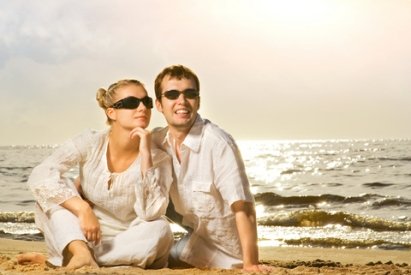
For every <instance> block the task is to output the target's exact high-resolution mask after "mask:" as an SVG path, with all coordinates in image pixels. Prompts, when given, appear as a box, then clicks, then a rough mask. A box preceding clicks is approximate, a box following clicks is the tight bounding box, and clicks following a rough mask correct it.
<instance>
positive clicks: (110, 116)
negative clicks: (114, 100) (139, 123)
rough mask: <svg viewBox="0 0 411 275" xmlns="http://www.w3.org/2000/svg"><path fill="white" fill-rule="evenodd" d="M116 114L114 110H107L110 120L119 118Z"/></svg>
mask: <svg viewBox="0 0 411 275" xmlns="http://www.w3.org/2000/svg"><path fill="white" fill-rule="evenodd" d="M116 114H117V113H116V112H115V111H114V108H107V109H106V115H107V117H108V118H110V119H111V120H116V119H117V116H116Z"/></svg>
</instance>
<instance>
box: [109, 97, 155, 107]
mask: <svg viewBox="0 0 411 275" xmlns="http://www.w3.org/2000/svg"><path fill="white" fill-rule="evenodd" d="M140 102H142V103H143V104H144V106H146V108H147V109H151V108H153V99H152V98H151V97H149V96H145V97H143V98H137V97H134V96H129V97H126V98H123V99H120V100H119V101H117V102H116V103H114V104H113V105H112V106H111V108H114V109H136V108H137V107H138V105H140Z"/></svg>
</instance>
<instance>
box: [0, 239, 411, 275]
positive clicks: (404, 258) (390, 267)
mask: <svg viewBox="0 0 411 275" xmlns="http://www.w3.org/2000/svg"><path fill="white" fill-rule="evenodd" d="M45 251H46V248H45V244H44V242H34V241H16V240H9V239H1V238H0V274H1V275H3V274H32V275H38V274H57V275H60V274H61V275H63V274H72V273H76V274H97V275H99V274H127V275H128V274H147V275H154V274H161V275H166V274H167V275H168V274H171V275H173V274H183V275H189V274H204V275H205V274H212V275H213V274H214V275H215V274H228V275H229V274H244V273H243V272H242V271H241V270H223V269H206V270H201V269H197V268H189V269H169V268H164V269H160V270H142V269H139V268H134V267H130V268H81V269H79V270H76V271H74V272H73V271H68V270H66V269H64V268H51V267H48V266H46V265H37V264H36V265H19V264H17V262H16V259H15V257H16V255H17V254H19V253H22V252H40V253H44V254H45ZM260 259H261V261H262V262H263V263H265V264H268V265H271V266H272V267H273V271H272V272H271V274H411V251H394V250H379V249H375V250H372V249H368V250H363V249H332V248H295V247H282V248H281V247H280V248H279V247H261V248H260Z"/></svg>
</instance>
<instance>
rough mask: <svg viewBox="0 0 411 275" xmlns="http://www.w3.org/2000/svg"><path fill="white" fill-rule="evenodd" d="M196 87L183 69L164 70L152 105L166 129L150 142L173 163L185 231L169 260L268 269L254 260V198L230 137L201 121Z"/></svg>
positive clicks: (172, 192) (174, 187)
mask: <svg viewBox="0 0 411 275" xmlns="http://www.w3.org/2000/svg"><path fill="white" fill-rule="evenodd" d="M199 91H200V83H199V80H198V77H197V76H196V75H195V74H194V73H193V72H192V71H191V70H190V69H188V68H187V67H184V66H181V65H177V66H170V67H167V68H165V69H164V70H163V71H162V72H161V73H160V74H159V75H158V76H157V78H156V80H155V93H156V107H157V110H158V111H160V112H161V113H163V115H164V118H165V119H166V121H167V124H168V127H165V128H162V129H155V130H154V131H153V141H154V142H155V143H156V144H157V146H159V147H161V148H163V149H164V150H165V151H167V152H168V153H169V154H170V155H171V156H172V159H173V168H174V175H173V176H174V182H173V184H172V187H171V190H170V197H171V200H172V202H173V204H174V207H175V210H176V211H177V212H178V213H179V214H180V215H181V216H182V225H183V226H185V227H186V228H188V231H189V233H188V234H187V235H186V236H184V237H183V238H182V239H181V240H179V241H178V242H177V243H176V244H175V245H174V247H173V249H172V252H171V254H172V255H171V259H170V261H171V262H174V263H176V262H179V263H180V264H181V263H186V264H189V265H191V266H195V267H200V268H204V267H208V268H214V267H218V268H235V267H240V266H241V265H242V266H243V269H244V270H248V271H267V270H269V269H270V268H269V267H267V266H264V265H260V264H259V262H258V246H257V226H256V215H255V209H254V200H253V196H252V194H251V192H250V186H249V182H248V179H247V176H246V173H245V168H244V164H243V161H242V159H241V156H240V153H239V150H238V148H237V146H236V144H235V141H234V140H233V138H232V137H231V136H230V135H229V134H227V133H226V132H224V131H223V130H222V129H220V128H218V126H216V125H214V124H213V123H211V122H210V121H208V120H206V119H203V118H201V116H200V115H199V114H198V110H199V108H200V96H199Z"/></svg>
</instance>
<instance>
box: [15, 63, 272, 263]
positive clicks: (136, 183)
mask: <svg viewBox="0 0 411 275" xmlns="http://www.w3.org/2000/svg"><path fill="white" fill-rule="evenodd" d="M199 91H200V83H199V80H198V77H197V76H196V75H195V73H193V72H192V71H191V70H190V69H188V68H187V67H184V66H181V65H177V66H170V67H167V68H165V69H164V70H163V71H162V72H161V73H160V74H159V75H158V76H157V78H156V80H155V94H156V100H155V105H156V108H157V110H158V111H160V112H161V113H163V115H164V117H165V119H166V121H167V123H168V127H165V128H163V129H154V130H153V132H152V133H150V132H149V131H147V130H146V127H147V126H148V125H149V122H150V117H151V109H152V108H153V100H152V99H151V98H150V97H149V96H148V95H147V91H146V89H145V88H144V86H143V84H142V83H140V82H139V81H137V80H120V81H118V82H116V83H114V84H112V85H111V86H110V87H109V88H108V89H107V90H105V89H99V90H98V92H97V101H98V103H99V105H100V107H102V108H103V109H104V111H105V114H106V116H107V123H108V124H109V126H110V127H109V129H108V130H105V131H100V132H98V131H90V130H88V131H85V132H83V133H82V134H80V135H78V136H77V137H75V138H73V139H71V140H69V141H67V142H66V143H64V144H63V145H62V146H61V147H60V148H58V149H57V150H56V151H55V152H54V153H53V154H52V155H51V156H49V157H48V158H47V159H45V160H44V161H43V162H42V163H41V164H40V165H39V166H37V167H36V168H34V170H33V172H32V174H31V176H30V178H29V182H28V183H29V186H30V188H31V190H32V192H33V194H34V196H35V199H36V201H37V204H36V224H37V226H38V227H39V228H40V230H41V231H42V232H43V233H44V236H45V241H46V245H47V250H48V254H49V258H48V262H49V263H51V264H53V265H55V266H66V267H68V268H72V269H76V268H80V267H82V266H95V267H97V266H121V265H130V266H138V267H141V268H162V267H166V266H167V264H168V263H169V262H170V266H171V267H172V266H176V267H177V266H194V267H199V268H236V267H242V268H243V269H244V270H247V271H267V270H268V269H269V267H267V266H264V265H260V264H259V262H258V246H257V229H256V216H255V209H254V201H253V197H252V194H251V192H250V186H249V183H248V180H247V176H246V174H245V168H244V164H243V161H242V159H241V156H240V153H239V151H238V149H237V146H236V144H235V142H234V140H233V139H232V137H231V136H230V135H228V134H227V133H225V132H224V131H223V130H221V129H220V128H218V127H217V126H216V125H214V124H212V123H211V122H210V121H208V120H206V119H202V118H201V116H200V115H199V114H198V113H197V112H198V109H199V107H200V96H199ZM76 167H80V176H79V180H77V181H75V182H74V183H73V182H72V181H70V180H69V179H68V178H66V177H65V176H64V173H65V172H67V171H69V170H70V169H73V168H76ZM169 196H170V198H171V200H172V202H173V205H174V207H175V211H176V212H177V213H178V214H180V215H181V216H182V225H183V226H184V227H185V228H186V229H187V230H188V233H187V234H186V235H185V236H184V237H183V238H181V239H180V240H179V241H177V242H174V240H173V235H172V232H171V230H170V226H169V224H168V222H167V221H166V220H165V219H164V218H163V216H164V215H165V213H166V210H167V207H168V203H169ZM35 257H40V256H38V255H37V256H33V255H31V256H30V255H28V256H27V255H26V256H25V255H24V254H23V255H22V256H20V258H18V261H19V262H25V261H33V259H34V258H35ZM34 260H35V259H34ZM37 260H38V258H37Z"/></svg>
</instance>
